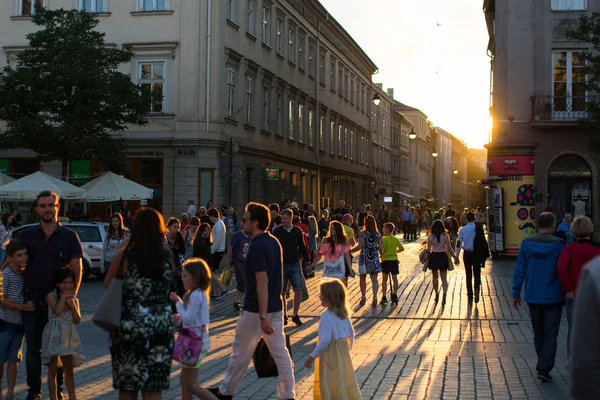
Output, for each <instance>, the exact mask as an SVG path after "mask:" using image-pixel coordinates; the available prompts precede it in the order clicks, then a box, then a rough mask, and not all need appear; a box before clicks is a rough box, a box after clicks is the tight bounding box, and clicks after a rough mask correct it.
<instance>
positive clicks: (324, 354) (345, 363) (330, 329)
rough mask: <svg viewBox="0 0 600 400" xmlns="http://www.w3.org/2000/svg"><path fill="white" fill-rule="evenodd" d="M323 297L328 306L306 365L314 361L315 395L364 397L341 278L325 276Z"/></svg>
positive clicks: (323, 397)
mask: <svg viewBox="0 0 600 400" xmlns="http://www.w3.org/2000/svg"><path fill="white" fill-rule="evenodd" d="M319 289H320V299H321V304H322V305H323V307H326V308H327V310H325V312H323V314H321V320H320V321H319V342H318V344H317V347H316V348H315V350H314V351H313V352H312V353H311V354H310V356H309V357H308V359H307V360H306V362H305V363H304V366H305V367H306V368H311V367H312V363H313V361H315V379H314V385H313V396H314V398H315V399H324V400H329V399H347V400H355V399H362V397H361V394H360V389H359V387H358V383H357V381H356V374H355V372H354V366H353V365H352V358H351V357H350V349H351V348H352V345H353V344H354V327H353V326H352V322H351V321H350V307H349V306H348V303H347V302H346V287H345V286H344V284H343V283H342V281H341V280H339V279H336V278H324V279H323V280H322V281H321V285H320V288H319Z"/></svg>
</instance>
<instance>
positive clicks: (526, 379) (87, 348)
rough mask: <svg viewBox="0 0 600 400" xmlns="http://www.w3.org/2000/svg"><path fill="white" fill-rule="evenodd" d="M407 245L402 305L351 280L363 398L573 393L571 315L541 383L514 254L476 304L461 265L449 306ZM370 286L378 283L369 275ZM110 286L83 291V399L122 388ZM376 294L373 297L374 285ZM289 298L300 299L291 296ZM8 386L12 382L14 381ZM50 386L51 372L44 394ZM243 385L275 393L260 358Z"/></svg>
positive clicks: (221, 305)
mask: <svg viewBox="0 0 600 400" xmlns="http://www.w3.org/2000/svg"><path fill="white" fill-rule="evenodd" d="M405 247H406V251H405V252H404V253H402V254H400V256H399V259H400V263H401V271H400V272H401V274H400V275H399V285H400V287H399V292H398V295H399V298H400V301H399V304H398V306H397V307H394V306H392V305H390V304H388V305H386V306H381V305H379V306H377V307H376V308H372V307H370V306H369V305H367V306H363V307H359V306H358V302H359V300H360V289H359V287H358V278H356V279H353V280H351V281H350V284H349V301H350V304H351V305H352V307H353V323H354V327H355V330H356V341H355V344H354V348H353V349H352V358H353V363H354V367H355V369H356V375H357V378H358V382H359V385H360V386H361V391H362V395H363V398H364V399H377V400H379V399H389V400H400V399H419V400H420V399H461V400H462V399H568V398H569V388H568V370H567V368H566V332H567V321H566V317H565V316H563V320H562V322H561V330H560V336H559V351H558V354H557V363H556V368H555V369H554V371H553V373H552V375H553V377H554V382H553V383H545V384H542V383H540V382H539V381H537V380H536V379H535V372H536V371H535V364H536V355H535V350H534V347H533V332H532V330H531V324H530V322H529V313H528V311H527V307H523V308H521V309H520V310H519V311H517V310H514V309H513V308H512V306H511V296H510V293H511V290H510V288H511V283H512V265H513V261H510V260H503V261H494V262H492V261H491V260H489V261H488V263H487V264H486V268H485V269H484V270H483V271H482V285H483V288H482V296H481V301H480V303H479V304H476V305H473V306H469V305H468V302H467V296H466V288H465V284H464V279H465V278H464V272H463V269H462V266H460V267H457V268H456V270H455V271H454V272H450V273H449V274H448V277H449V290H448V299H447V304H446V306H445V307H441V306H440V305H439V304H438V305H436V304H435V303H434V300H433V289H432V286H431V279H430V277H431V275H430V273H428V274H424V273H422V272H420V270H419V269H418V268H417V267H415V264H416V262H417V254H418V251H419V243H418V242H417V243H412V244H408V245H405ZM356 259H357V258H355V261H356ZM355 267H356V266H355ZM317 275H319V273H317ZM380 279H381V278H380ZM318 281H319V279H318V278H315V279H309V280H308V281H307V284H308V288H309V293H310V298H309V300H307V301H306V302H304V303H303V304H302V307H301V309H300V311H301V312H300V316H301V318H302V320H303V322H304V324H303V325H302V326H300V327H296V326H294V324H293V323H290V325H289V326H288V327H287V328H286V333H288V334H290V336H291V342H292V352H293V359H294V362H295V374H296V382H297V385H296V391H297V397H296V398H297V399H310V398H312V386H313V385H312V383H313V374H312V372H313V371H312V370H311V371H308V370H306V369H305V368H304V360H305V359H306V357H307V356H308V355H309V353H310V352H311V351H312V349H313V348H314V346H315V345H316V342H317V327H318V321H319V316H320V314H321V312H322V307H321V305H320V302H319V301H318ZM367 281H368V282H369V280H367ZM368 287H369V290H370V283H369V284H368ZM103 290H104V289H103V287H102V284H101V282H100V281H90V282H87V283H84V285H83V288H82V290H81V292H80V300H81V304H82V314H83V322H82V324H81V325H80V326H79V328H78V329H79V332H80V335H81V338H82V342H83V348H84V353H85V356H86V361H85V362H84V364H83V365H81V366H80V367H78V368H77V369H76V373H75V381H76V385H77V393H78V397H79V398H80V399H84V400H85V399H116V398H117V397H118V395H117V393H116V392H114V391H113V389H112V370H111V363H110V354H109V352H108V344H107V342H108V337H107V334H105V333H104V332H103V331H101V330H100V329H98V328H97V327H96V326H95V325H94V324H93V323H92V321H91V316H92V314H93V312H94V310H95V307H96V304H97V302H98V300H99V299H100V297H101V295H102V293H103ZM380 297H381V296H380V295H379V296H378V298H380ZM367 298H368V299H371V293H367ZM233 300H234V294H228V295H227V296H226V297H224V298H223V299H221V300H218V301H213V302H212V304H211V325H210V335H211V349H210V352H209V355H208V356H207V357H206V358H205V360H204V362H203V365H202V367H201V369H200V375H199V382H200V383H201V384H202V385H203V386H205V387H211V386H214V385H216V384H218V383H220V382H221V380H222V379H223V376H224V373H225V370H226V368H227V363H228V359H229V354H230V352H231V344H232V341H233V332H234V328H235V323H236V320H237V315H238V314H237V311H235V310H234V309H233V306H232V303H233ZM290 300H291V299H290ZM368 304H370V301H369V302H368ZM288 305H289V306H290V307H291V301H290V302H289V303H288ZM179 369H180V367H179V365H178V364H177V363H173V368H172V372H171V389H170V390H168V391H166V392H164V393H163V398H165V399H178V398H180V393H181V392H180V387H179ZM43 376H44V377H45V376H46V370H45V369H44V372H43ZM2 387H3V388H4V389H5V388H6V386H5V383H3V384H2ZM46 387H47V386H46V379H45V378H44V382H43V388H44V392H45V393H47V391H46ZM26 390H27V386H26V384H25V365H24V363H23V364H22V365H21V366H20V369H19V374H18V381H17V389H16V391H17V392H16V396H17V397H18V398H20V399H25V398H26ZM238 393H239V394H238V395H236V396H235V397H234V398H235V399H272V398H276V380H275V379H272V378H271V379H258V378H257V377H256V373H255V372H254V368H253V366H252V363H251V364H250V368H249V369H248V372H247V373H246V375H245V376H244V379H243V380H242V382H241V383H240V385H239V387H238ZM65 395H66V393H65Z"/></svg>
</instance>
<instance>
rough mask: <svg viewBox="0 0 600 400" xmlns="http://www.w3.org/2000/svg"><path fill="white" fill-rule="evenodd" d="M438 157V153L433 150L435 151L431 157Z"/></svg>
mask: <svg viewBox="0 0 600 400" xmlns="http://www.w3.org/2000/svg"><path fill="white" fill-rule="evenodd" d="M437 156H438V152H437V151H436V150H435V149H433V151H432V152H431V157H433V158H436V157H437Z"/></svg>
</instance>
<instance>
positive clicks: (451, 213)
mask: <svg viewBox="0 0 600 400" xmlns="http://www.w3.org/2000/svg"><path fill="white" fill-rule="evenodd" d="M448 217H454V218H456V211H454V209H453V208H452V204H450V203H448V209H447V210H446V212H445V213H444V219H446V218H448Z"/></svg>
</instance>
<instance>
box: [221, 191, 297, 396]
mask: <svg viewBox="0 0 600 400" xmlns="http://www.w3.org/2000/svg"><path fill="white" fill-rule="evenodd" d="M270 222H271V215H270V212H269V209H268V208H267V207H266V206H264V205H262V204H258V203H249V204H248V205H247V206H246V212H245V213H244V217H243V218H242V231H243V232H244V234H245V235H247V236H249V237H251V238H252V241H251V242H250V248H249V249H248V253H247V254H246V259H245V261H244V276H245V280H246V293H245V298H244V305H243V309H242V313H241V315H240V318H239V319H238V322H237V325H236V328H235V336H234V339H233V346H232V349H231V356H230V357H229V365H228V367H227V372H226V373H225V378H224V379H223V382H222V383H221V385H220V386H219V387H215V388H211V389H209V390H210V392H211V393H213V394H214V395H215V396H217V398H219V399H231V398H232V397H233V396H234V395H235V394H236V387H237V385H238V383H239V382H240V381H241V380H242V378H243V377H244V374H245V373H246V370H247V369H248V364H249V363H250V360H251V359H252V355H253V353H254V349H255V348H256V345H257V344H258V341H259V340H260V338H261V337H263V338H264V340H265V342H266V344H267V346H268V348H269V352H270V353H271V356H272V357H273V360H274V361H275V364H276V365H277V371H278V372H279V383H278V385H277V398H278V399H293V398H295V397H296V393H295V380H294V370H293V368H292V359H291V357H290V353H289V351H288V349H287V347H286V340H285V335H284V331H283V305H282V301H281V289H282V286H283V257H282V251H281V245H280V244H279V242H278V241H277V239H275V238H274V237H273V236H271V234H269V233H268V232H267V230H268V228H269V225H270Z"/></svg>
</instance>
